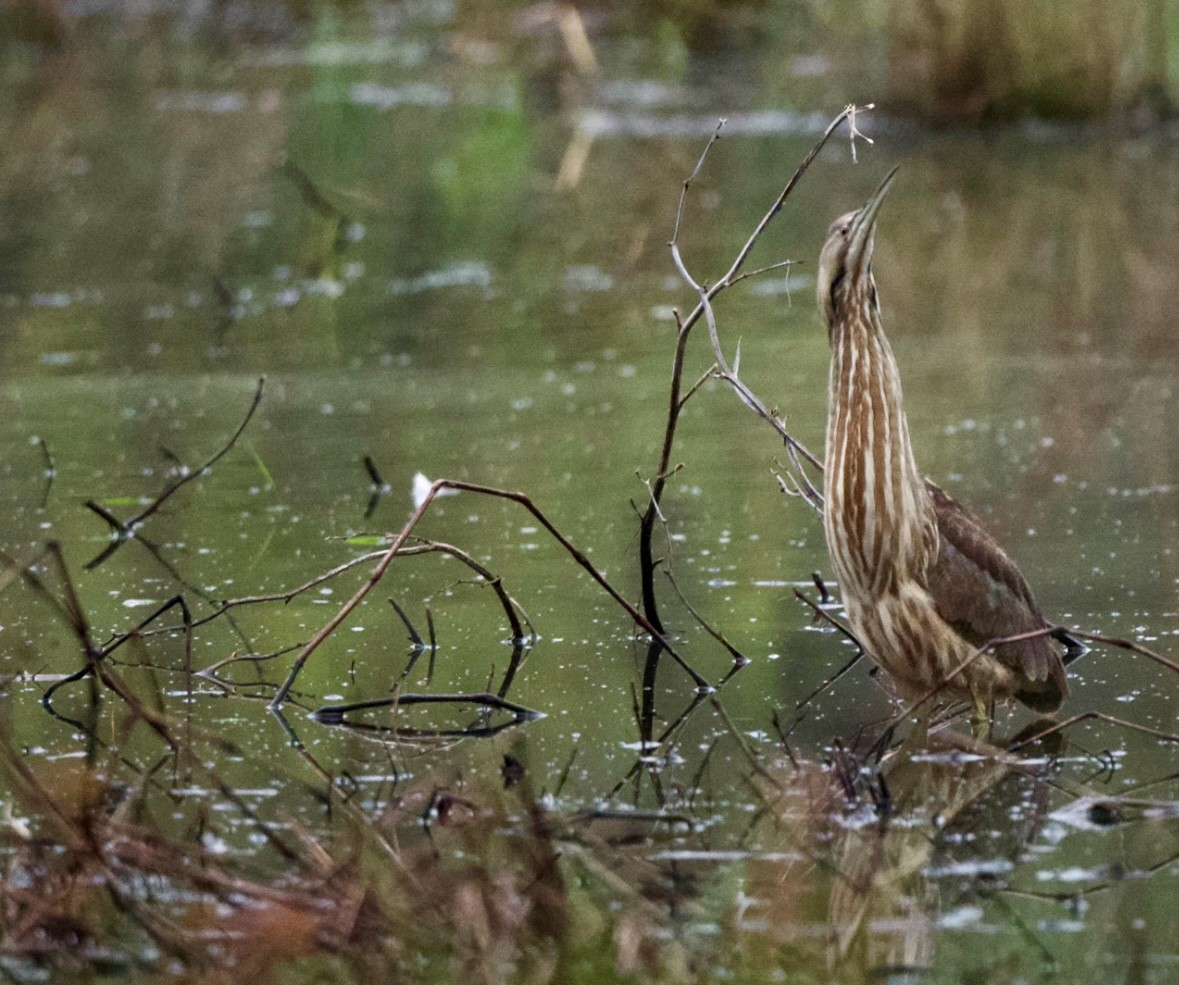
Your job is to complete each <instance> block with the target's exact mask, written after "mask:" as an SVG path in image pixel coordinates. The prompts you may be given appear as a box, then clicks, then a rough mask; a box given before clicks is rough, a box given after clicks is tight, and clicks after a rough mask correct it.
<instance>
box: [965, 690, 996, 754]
mask: <svg viewBox="0 0 1179 985" xmlns="http://www.w3.org/2000/svg"><path fill="white" fill-rule="evenodd" d="M970 700H971V714H970V733H971V735H973V736H974V737H975V738H976V739H978V740H979V741H980V742H990V740H991V724H992V722H993V721H994V711H995V703H994V701H993V700H992V699H991V696H990V695H988V694H986V693H985V692H983V691H980V690H978V689H977V688H973V687H972V688H971V689H970Z"/></svg>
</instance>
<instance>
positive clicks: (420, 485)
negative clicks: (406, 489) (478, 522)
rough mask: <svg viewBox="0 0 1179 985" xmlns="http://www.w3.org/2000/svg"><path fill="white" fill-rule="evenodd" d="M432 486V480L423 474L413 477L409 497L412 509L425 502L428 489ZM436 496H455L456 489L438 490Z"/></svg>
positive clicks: (416, 474) (456, 493) (428, 493)
mask: <svg viewBox="0 0 1179 985" xmlns="http://www.w3.org/2000/svg"><path fill="white" fill-rule="evenodd" d="M432 485H434V480H433V479H427V478H426V475H425V473H424V472H417V473H415V474H414V477H413V491H412V492H411V493H410V495H412V496H413V508H414V509H415V510H416V509H419V508H420V507H421V505H422V503H424V502H425V501H426V497H427V496H429V495H430V487H431V486H432ZM435 495H437V496H457V495H458V490H457V489H439V490H438V492H437V493H436V494H435Z"/></svg>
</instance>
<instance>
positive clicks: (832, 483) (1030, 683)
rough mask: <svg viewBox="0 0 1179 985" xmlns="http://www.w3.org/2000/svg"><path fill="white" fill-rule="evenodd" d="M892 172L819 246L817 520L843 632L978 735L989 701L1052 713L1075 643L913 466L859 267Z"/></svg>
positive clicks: (912, 692)
mask: <svg viewBox="0 0 1179 985" xmlns="http://www.w3.org/2000/svg"><path fill="white" fill-rule="evenodd" d="M897 170H898V169H897V168H893V169H892V170H891V171H890V172H889V173H888V175H887V176H886V177H885V179H884V181H883V182H881V184H880V187H879V188H877V190H876V192H875V193H874V194H873V195H872V197H871V198H869V199H868V201H867V203H866V204H865V205H864V206H863V207H862V208H860V209H858V210H857V211H854V212H849V213H847V214H846V215H842V216H840V217H839V218H838V219H836V220H835V221H834V222H833V223H832V224H831V226H830V228H829V229H828V231H827V236H826V239H825V241H824V243H823V248H822V251H821V253H820V256H819V267H818V273H817V277H816V285H817V286H816V292H817V300H818V304H819V310H820V312H821V313H822V315H823V318H824V320H825V321H826V323H827V337H828V341H829V343H830V347H831V366H830V376H829V381H828V408H827V433H826V449H825V453H824V462H823V472H824V480H823V485H824V496H823V529H824V533H825V535H826V540H827V549H828V553H829V554H830V557H831V564H832V567H833V569H834V572H835V575H836V579H837V582H838V585H839V587H840V592H841V595H842V599H843V604H844V610H845V612H846V615H847V619H848V622H849V623H850V626H851V629H852V632H853V633H854V635H855V636H856V638H857V639H858V641H859V643H860V645H861V647H862V648H863V649H864V650H865V652H867V654H868V655H869V656H870V657H871V658H872V660H873V661H874V662H875V663H876V664H877V665H878V666H879V667H880V668H881V669H883V670H884V671H885V672H886V673H887V675H888V676H889V677H890V678H891V679H892V681H893V683H894V684H895V686H896V689H897V690H898V691H899V692H900V697H901V698H902V699H906V700H926V699H929V698H930V696H931V695H936V696H937V699H938V702H939V703H951V702H957V701H961V700H965V701H967V702H968V703H969V704H970V706H971V707H972V709H973V721H974V723H975V731H976V733H979V732H981V733H983V734H984V736H985V735H989V723H990V722H991V721H992V718H993V709H994V704H995V702H996V701H1007V700H1010V699H1011V698H1014V699H1016V700H1018V701H1020V702H1022V703H1023V704H1025V705H1027V706H1028V707H1029V708H1031V709H1032V710H1033V711H1035V712H1039V713H1052V712H1055V711H1056V710H1057V709H1058V708H1059V707H1060V705H1061V703H1062V702H1063V701H1064V699H1065V698H1066V697H1067V695H1068V681H1067V679H1066V672H1065V664H1066V662H1069V658H1070V656H1071V655H1073V654H1074V647H1077V648H1080V650H1081V651H1083V650H1084V648H1083V647H1081V645H1080V644H1079V643H1077V642H1076V641H1075V640H1073V639H1072V637H1070V636H1069V635H1068V634H1067V632H1065V631H1064V630H1063V629H1059V628H1054V627H1051V626H1050V624H1049V623H1048V621H1047V620H1046V619H1045V618H1044V615H1043V613H1042V612H1041V611H1040V608H1039V606H1038V605H1037V604H1036V600H1035V597H1034V596H1033V594H1032V590H1031V588H1030V587H1029V585H1028V583H1027V580H1026V579H1025V578H1024V576H1023V575H1022V574H1021V573H1020V570H1019V568H1018V567H1017V566H1016V564H1015V562H1014V561H1012V560H1011V558H1010V557H1009V556H1008V555H1007V553H1006V552H1005V551H1004V550H1003V548H1002V547H1000V546H999V544H998V543H997V542H996V541H995V539H994V538H993V537H992V536H991V535H990V534H989V533H988V532H987V531H986V530H985V529H984V528H983V526H982V524H981V523H980V522H979V521H978V520H977V519H976V518H975V517H974V515H973V514H971V513H970V512H969V511H968V510H967V509H966V508H965V507H964V506H962V505H961V504H960V503H959V502H958V501H957V500H956V499H954V498H953V497H952V496H950V495H949V494H948V493H946V492H945V491H944V490H942V489H941V488H939V487H938V486H937V485H936V484H935V483H933V482H932V481H930V480H929V479H928V478H925V477H924V476H923V475H922V474H921V472H920V471H919V470H918V467H917V462H916V459H915V458H914V455H913V449H912V445H911V442H910V437H909V425H908V420H907V417H906V415H905V406H904V399H903V394H902V390H901V376H900V371H899V369H898V366H897V361H896V357H895V356H894V354H893V350H892V346H891V345H890V344H889V341H888V338H887V336H886V335H885V333H884V323H883V320H882V318H881V313H880V303H879V298H878V296H877V292H876V282H875V279H874V278H873V275H872V256H873V251H874V249H875V235H876V223H877V217H878V215H879V212H880V207H881V204H882V203H883V202H884V199H885V196H886V195H887V194H888V191H889V188H890V187H891V186H892V183H893V179H894V178H895V177H896V174H897ZM1037 632H1039V633H1040V635H1030V636H1027V637H1025V638H1024V639H1020V640H1015V641H1011V642H1006V643H1002V644H1000V645H997V646H994V647H992V648H990V649H987V650H985V651H984V652H979V649H980V648H981V647H984V646H985V645H986V644H988V643H989V642H990V641H992V640H997V639H1003V638H1007V637H1012V636H1019V635H1020V634H1036V633H1037ZM1049 637H1052V638H1049ZM1057 643H1062V644H1064V645H1065V646H1066V647H1067V648H1068V650H1067V653H1066V654H1065V655H1064V656H1063V657H1062V655H1061V653H1060V652H1059V649H1058V647H1057V645H1056V644H1057Z"/></svg>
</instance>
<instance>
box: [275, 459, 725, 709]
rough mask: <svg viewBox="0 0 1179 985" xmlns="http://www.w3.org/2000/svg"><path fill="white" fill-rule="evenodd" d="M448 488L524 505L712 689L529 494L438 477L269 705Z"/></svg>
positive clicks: (290, 683) (287, 688)
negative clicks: (436, 499) (363, 580)
mask: <svg viewBox="0 0 1179 985" xmlns="http://www.w3.org/2000/svg"><path fill="white" fill-rule="evenodd" d="M448 489H453V490H456V491H458V492H471V493H478V494H480V495H484V496H492V497H496V498H499V499H507V500H510V501H511V502H514V503H517V504H519V505H520V506H522V507H523V508H524V509H526V510H527V511H528V512H529V513H531V514H532V515H533V516H534V517H535V518H536V520H537V522H538V523H540V525H541V526H543V527H544V528H545V530H546V531H548V533H549V534H550V536H552V537H553V538H554V539H555V540H556V541H557V543H559V544H560V545H561V546H562V547H563V548H564V549H565V551H566V552H567V553H568V554H569V555H570V556H571V557H572V558H573V560H574V561H576V562H577V564H578V565H580V566H581V567H582V568H584V569H585V570H586V571H587V572H588V573H589V575H590V577H592V578H593V580H594V581H595V582H597V583H598V585H599V586H600V587H601V588H602V589H603V590H604V591H605V592H606V594H607V595H609V596H610V597H611V598H612V599H613V600H614V601H615V602H617V603H618V604H619V605H620V606H621V607H622V608H623V609H624V610H625V611H626V613H627V615H629V616H630V617H631V619H632V620H633V621H634V622H635V624H636V625H638V626H639V627H640V628H641V629H642V630H644V631H645V632H646V633H648V634H649V635H650V636H651V637H652V638H654V639H655V640H657V641H658V642H659V643H660V644H661V645H662V646H663V647H664V649H666V650H667V652H668V653H669V654H670V655H671V657H672V658H673V659H674V660H675V661H676V662H677V663H678V664H679V665H680V666H681V667H682V668H683V669H684V671H685V673H687V674H688V675H689V676H690V677H691V678H692V680H693V681H694V682H695V684H696V686H697V687H698V688H701V689H705V690H708V689H710V685H709V684H708V681H707V680H705V679H704V678H703V677H701V676H700V674H698V673H697V672H696V671H695V670H694V669H693V668H692V667H691V666H690V665H689V664H688V662H687V661H686V660H684V658H683V657H682V656H680V654H679V653H678V652H677V651H676V649H675V648H674V647H673V646H672V645H671V643H670V642H669V641H668V640H667V639H666V637H665V636H664V634H663V633H661V632H659V630H658V629H656V628H655V626H653V625H652V624H651V622H650V621H649V620H648V619H647V618H646V617H645V616H644V615H643V614H642V613H641V612H640V611H639V610H638V609H636V608H635V607H634V606H633V605H631V603H630V602H628V601H627V600H626V598H625V597H624V596H623V595H622V594H621V593H620V592H619V591H618V590H617V589H616V588H615V587H614V586H613V585H611V584H610V582H609V581H608V580H607V579H606V577H605V576H604V575H603V574H602V573H601V572H600V571H598V569H597V568H596V567H595V566H594V564H593V562H591V561H590V559H589V558H588V557H586V556H585V554H583V553H582V552H581V551H580V550H578V548H577V547H576V546H575V545H574V544H573V543H572V541H570V540H569V539H568V538H567V537H566V536H565V535H564V534H563V533H561V531H560V530H559V529H557V527H556V526H555V525H554V524H553V522H552V521H551V520H550V519H549V518H548V517H547V516H546V515H545V514H544V513H543V512H541V510H540V509H539V508H538V507H537V506H536V505H535V504H534V503H533V502H532V500H531V498H530V497H529V496H527V495H526V494H525V493H522V492H511V491H509V490H506V489H499V488H496V487H495V486H485V485H480V484H478V483H474V482H462V481H460V480H457V479H436V480H435V481H434V482H432V483H431V484H430V488H429V490H428V491H427V492H426V495H425V496H424V497H423V498H422V502H421V504H420V505H419V506H418V507H417V509H415V510H414V511H413V513H412V514H411V516H410V518H409V520H408V521H407V522H406V524H405V526H404V527H402V529H401V532H400V533H399V534H398V535H397V536H396V537H395V538H394V539H393V543H392V544H390V545H389V547H388V548H387V549H386V551H385V552H384V554H383V555H382V556H381V558H380V560H379V561H378V562H377V564H376V567H374V568H373V570H372V571H371V572H370V574H369V576H368V578H367V579H366V580H365V582H364V584H363V585H361V586H360V588H359V589H358V590H357V591H356V593H355V594H354V595H353V596H352V597H351V598H350V599H348V601H346V602H345V603H344V604H343V605H342V606H341V607H340V609H339V610H338V611H337V612H336V614H335V615H334V616H333V617H332V618H331V619H329V620H328V622H327V623H326V624H325V625H324V626H323V627H322V628H321V629H320V630H319V632H317V633H316V634H315V635H314V636H313V637H312V638H311V640H310V641H309V642H308V643H307V645H306V646H304V647H303V649H302V650H301V651H300V652H299V655H298V656H297V657H296V658H295V663H294V666H292V667H291V671H290V673H289V674H288V675H287V678H286V680H285V681H283V683H282V685H281V686H280V687H279V689H278V691H277V693H276V694H275V696H274V699H273V700H272V701H271V703H270V707H271V708H272V709H274V708H278V707H279V706H281V704H282V702H283V701H284V700H285V699H286V697H287V695H288V694H289V693H290V690H291V687H292V686H293V685H294V683H295V680H296V678H297V677H298V676H299V672H300V671H301V670H302V669H303V665H304V664H305V663H306V662H307V660H308V659H309V658H310V657H311V654H312V653H314V652H315V651H316V650H317V649H319V647H320V646H321V645H322V644H323V642H324V641H325V640H326V639H328V637H330V636H331V635H332V633H334V632H335V631H336V629H337V628H338V627H339V626H340V625H341V624H342V623H343V622H344V621H345V620H346V619H347V618H348V616H349V615H351V614H352V612H353V610H354V609H355V608H356V607H357V606H358V605H360V603H361V602H363V601H364V599H365V598H366V597H367V595H368V594H369V592H371V591H372V590H373V589H374V588H375V587H376V586H377V584H378V583H379V582H380V580H381V578H382V577H384V574H385V571H386V570H388V567H389V565H390V564H392V563H393V559H394V558H396V557H397V555H398V554H399V553H401V550H402V548H403V547H404V546H405V543H406V541H407V540H409V538H410V537H411V536H412V535H413V530H414V528H415V527H416V526H417V524H418V523H420V522H421V520H422V518H423V517H424V516H425V515H426V513H427V512H428V510H429V509H430V504H431V503H433V502H434V499H435V497H436V496H438V495H439V493H441V492H442V491H444V490H448Z"/></svg>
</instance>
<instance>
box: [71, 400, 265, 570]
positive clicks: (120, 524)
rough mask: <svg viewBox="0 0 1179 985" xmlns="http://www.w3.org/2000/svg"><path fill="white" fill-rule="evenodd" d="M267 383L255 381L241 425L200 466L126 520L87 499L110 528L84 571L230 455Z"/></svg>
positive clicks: (128, 537)
mask: <svg viewBox="0 0 1179 985" xmlns="http://www.w3.org/2000/svg"><path fill="white" fill-rule="evenodd" d="M265 383H266V378H265V377H262V378H261V379H259V380H258V385H257V387H256V388H255V389H254V399H253V400H252V401H251V403H250V409H249V410H248V411H246V416H245V417H244V418H243V419H242V422H241V424H239V425H238V426H237V430H236V431H234V432H233V434H232V435H230V438H229V440H228V441H227V442H226V443H225V444H224V445H222V446H221V448H220V449H218V451H216V452H214V454H213V455H212V456H211V457H210V458H209V459H208V460H207V461H206V462H205V463H204V464H203V465H201V466H200V467H199V468H196V469H192V470H191V471H186V472H185V473H184V474H183V475H181V476H180V478H178V479H176V480H175V481H173V482H171V483H169V484H168V485H167V486H165V487H164V489H163V490H162V491H161V492H160V493H159V494H158V495H157V496H156V497H155V498H154V499H153V500H152V501H151V502H150V503H148V504H147V506H145V507H144V508H143V509H142V510H140V511H139V512H138V513H137V514H135V516H133V517H131V519H129V520H120V519H119V518H118V517H117V516H115V515H114V514H113V513H111V512H110V510H108V509H107V508H106V507H104V506H103V505H102V504H101V503H98V502H97V501H95V500H93V499H88V500H87V501H86V506H87V508H88V509H90V510H91V511H92V512H94V513H96V514H98V516H100V517H102V518H103V519H104V520H105V521H106V522H107V523H108V524H109V525H110V528H111V538H112V539H111V543H110V544H109V545H107V547H105V548H104V549H103V550H102V551H101V552H100V553H99V554H98V555H97V556H95V557H94V558H92V559H91V560H90V561H89V562H88V563H87V564H86V570H87V571H89V570H92V569H94V568H96V567H98V566H99V565H100V564H102V563H103V562H104V561H106V560H107V559H108V558H109V557H110V556H111V555H112V554H114V553H115V551H116V550H118V549H119V547H120V546H121V545H122V544H124V543H126V542H127V541H128V540H131V539H132V538H133V537H135V536H136V529H137V528H138V527H139V525H140V524H142V523H143V522H144V521H145V520H147V519H148V518H149V517H151V516H153V515H154V514H155V513H157V512H158V511H159V510H160V508H161V507H162V506H163V505H164V504H165V503H166V502H167V501H168V500H169V499H171V498H172V497H173V496H174V495H176V493H178V492H179V491H180V490H181V489H183V488H184V487H185V486H186V485H188V484H189V483H190V482H192V481H194V480H196V479H199V478H200V477H201V476H203V475H204V474H205V473H206V472H208V471H209V470H210V469H211V468H212V467H213V466H214V465H216V464H217V462H219V461H220V460H221V459H222V458H224V457H225V456H226V455H228V454H229V452H230V451H231V450H232V449H233V447H234V445H236V444H237V442H238V439H239V438H240V437H241V436H242V433H243V432H244V431H245V429H246V427H247V426H248V425H249V423H250V421H251V420H252V419H253V417H254V412H255V411H257V409H258V405H259V404H260V403H261V402H262V389H263V387H264V385H265Z"/></svg>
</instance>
